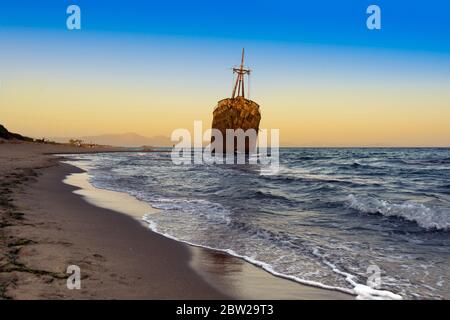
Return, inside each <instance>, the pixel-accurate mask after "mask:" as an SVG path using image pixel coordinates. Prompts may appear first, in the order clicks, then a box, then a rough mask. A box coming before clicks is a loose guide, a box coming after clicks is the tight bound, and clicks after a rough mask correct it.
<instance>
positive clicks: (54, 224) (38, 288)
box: [0, 143, 353, 299]
mask: <svg viewBox="0 0 450 320" xmlns="http://www.w3.org/2000/svg"><path fill="white" fill-rule="evenodd" d="M117 151H123V150H122V149H119V148H97V149H95V148H93V149H86V148H76V147H70V146H62V145H47V144H36V143H2V144H0V177H1V182H0V189H1V193H0V219H1V220H0V298H3V299H351V298H353V297H352V296H350V295H346V294H343V293H340V292H335V291H329V290H323V289H319V288H314V287H309V286H304V285H301V284H298V283H295V282H292V281H290V280H286V279H282V278H279V277H275V276H273V275H271V274H269V273H268V272H266V271H264V270H262V269H260V268H258V267H256V266H253V265H251V264H250V263H247V262H245V261H243V260H241V259H238V258H235V257H232V256H230V255H228V254H224V253H220V252H216V251H213V250H207V249H203V248H194V247H191V246H188V245H186V244H183V243H180V242H177V241H174V240H171V239H169V238H166V237H163V236H161V235H159V234H157V233H154V232H152V231H150V230H149V228H148V227H147V226H146V225H145V224H144V223H143V222H142V221H141V219H140V218H141V217H142V215H141V214H142V212H143V211H144V212H147V213H148V211H151V210H154V209H152V208H150V207H148V206H146V205H145V204H143V203H141V202H139V201H137V200H136V199H134V198H132V197H130V196H127V195H124V194H119V193H114V192H110V191H106V190H98V189H95V188H93V187H92V186H90V185H89V183H88V181H87V178H86V175H85V174H84V173H83V171H82V170H81V169H79V168H76V167H74V166H71V165H68V164H65V163H62V162H61V158H60V157H57V156H54V155H52V154H63V153H82V152H117ZM64 180H65V183H64V182H63V181H64ZM69 265H77V266H79V267H80V269H81V279H82V287H81V289H80V290H68V289H67V287H66V279H67V277H68V274H67V273H66V270H67V267H68V266H69Z"/></svg>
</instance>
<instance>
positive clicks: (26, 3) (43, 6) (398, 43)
mask: <svg viewBox="0 0 450 320" xmlns="http://www.w3.org/2000/svg"><path fill="white" fill-rule="evenodd" d="M69 4H77V5H79V6H80V7H81V9H82V18H83V20H82V23H83V32H99V31H100V32H102V31H104V32H120V33H129V34H149V35H163V36H168V35H169V36H170V35H174V36H185V37H196V38H198V37H202V38H205V37H206V38H217V39H224V38H226V39H251V40H258V39H259V40H266V41H274V42H277V41H282V42H289V43H311V44H325V45H345V46H363V47H382V48H389V49H401V50H420V51H433V52H443V53H450V1H448V0H426V1H419V0H408V1H407V0H370V1H368V0H340V1H338V0H316V1H299V0H278V1H269V0H251V1H245V0H227V1H214V0H169V1H142V0H127V1H106V0H73V1H61V0H59V1H55V0H40V1H36V0H14V1H12V0H10V1H2V3H1V5H0V27H2V28H5V27H7V28H35V29H54V30H58V29H61V30H63V29H64V28H65V23H64V22H65V18H66V17H65V9H66V8H67V6H68V5H69ZM370 4H377V5H379V6H380V7H381V9H382V23H383V29H382V30H381V31H379V32H370V31H368V30H367V29H366V27H365V19H366V14H365V10H366V8H367V6H368V5H370Z"/></svg>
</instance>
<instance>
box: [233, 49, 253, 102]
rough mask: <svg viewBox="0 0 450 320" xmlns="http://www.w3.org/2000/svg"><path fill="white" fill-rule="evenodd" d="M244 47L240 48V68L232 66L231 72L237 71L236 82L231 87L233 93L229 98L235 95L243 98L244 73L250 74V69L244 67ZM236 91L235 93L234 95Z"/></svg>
mask: <svg viewBox="0 0 450 320" xmlns="http://www.w3.org/2000/svg"><path fill="white" fill-rule="evenodd" d="M244 53H245V52H244V48H242V58H241V67H240V68H233V73H237V78H236V83H235V85H234V88H233V93H232V95H231V98H233V99H234V98H235V97H243V98H245V82H244V75H246V74H247V75H249V76H250V72H251V70H250V69H245V68H244ZM236 91H237V95H236Z"/></svg>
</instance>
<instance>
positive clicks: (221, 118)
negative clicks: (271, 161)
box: [212, 97, 261, 154]
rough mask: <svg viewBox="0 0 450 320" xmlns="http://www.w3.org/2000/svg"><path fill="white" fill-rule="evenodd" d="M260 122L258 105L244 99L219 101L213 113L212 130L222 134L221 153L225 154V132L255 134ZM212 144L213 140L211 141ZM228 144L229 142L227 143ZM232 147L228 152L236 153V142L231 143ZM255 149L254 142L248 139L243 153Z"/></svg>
mask: <svg viewBox="0 0 450 320" xmlns="http://www.w3.org/2000/svg"><path fill="white" fill-rule="evenodd" d="M260 121H261V113H260V111H259V105H258V104H257V103H256V102H254V101H252V100H248V99H245V98H244V97H236V98H227V99H223V100H220V101H219V102H218V104H217V107H216V108H215V109H214V112H213V122H212V128H213V129H217V130H219V131H220V132H221V133H222V137H223V142H222V146H223V153H226V152H227V148H226V147H227V141H226V130H227V129H233V130H238V129H242V130H243V131H247V130H249V129H254V130H255V132H256V134H258V131H259V123H260ZM213 142H214V139H213ZM229 143H230V142H229ZM231 143H233V146H232V147H231V148H229V149H228V151H230V150H233V151H232V152H234V153H236V152H238V145H237V141H232V142H231ZM255 148H256V141H251V140H250V139H246V140H245V153H247V154H248V153H250V152H252V151H253V150H254V149H255Z"/></svg>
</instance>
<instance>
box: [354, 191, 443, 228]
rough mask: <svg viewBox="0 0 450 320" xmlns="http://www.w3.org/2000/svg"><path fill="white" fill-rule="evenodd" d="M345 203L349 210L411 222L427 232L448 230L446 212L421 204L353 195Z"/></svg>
mask: <svg viewBox="0 0 450 320" xmlns="http://www.w3.org/2000/svg"><path fill="white" fill-rule="evenodd" d="M346 202H347V205H348V206H349V207H350V208H352V209H355V210H358V211H360V212H363V213H370V214H381V215H383V216H387V217H399V218H403V219H405V220H408V221H413V222H415V223H417V224H418V225H419V226H420V227H422V228H424V229H427V230H433V229H434V230H450V214H449V213H448V212H444V211H440V210H438V209H431V208H429V207H427V206H425V205H423V204H421V203H415V202H412V201H407V202H403V203H399V204H398V203H391V202H389V201H385V200H379V199H376V198H373V197H369V196H356V195H353V194H350V195H349V196H348V197H347V199H346Z"/></svg>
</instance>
